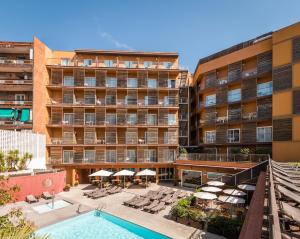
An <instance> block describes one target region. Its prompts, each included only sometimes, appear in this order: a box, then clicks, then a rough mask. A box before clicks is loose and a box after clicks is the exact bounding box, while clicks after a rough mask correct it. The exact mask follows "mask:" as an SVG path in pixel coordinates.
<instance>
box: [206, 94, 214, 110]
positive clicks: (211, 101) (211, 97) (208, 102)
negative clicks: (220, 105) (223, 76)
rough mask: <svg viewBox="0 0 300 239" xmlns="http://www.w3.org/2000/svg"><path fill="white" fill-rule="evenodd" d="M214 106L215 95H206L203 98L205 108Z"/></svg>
mask: <svg viewBox="0 0 300 239" xmlns="http://www.w3.org/2000/svg"><path fill="white" fill-rule="evenodd" d="M215 104H216V94H213V95H207V96H206V97H205V106H206V107H207V106H212V105H215Z"/></svg>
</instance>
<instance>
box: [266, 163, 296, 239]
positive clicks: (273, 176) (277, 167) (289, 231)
mask: <svg viewBox="0 0 300 239" xmlns="http://www.w3.org/2000/svg"><path fill="white" fill-rule="evenodd" d="M270 181H271V183H272V185H274V191H275V198H276V204H277V208H278V217H279V226H280V230H281V234H282V236H283V237H284V238H300V207H299V205H300V168H299V164H297V163H279V162H275V161H271V163H270Z"/></svg>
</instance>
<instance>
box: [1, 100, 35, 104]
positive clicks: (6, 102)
mask: <svg viewBox="0 0 300 239" xmlns="http://www.w3.org/2000/svg"><path fill="white" fill-rule="evenodd" d="M0 104H10V105H32V100H0Z"/></svg>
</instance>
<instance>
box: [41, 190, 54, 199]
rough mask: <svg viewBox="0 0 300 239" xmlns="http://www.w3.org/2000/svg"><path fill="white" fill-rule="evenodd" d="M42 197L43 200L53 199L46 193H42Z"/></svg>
mask: <svg viewBox="0 0 300 239" xmlns="http://www.w3.org/2000/svg"><path fill="white" fill-rule="evenodd" d="M42 197H43V198H44V199H51V198H52V197H53V195H51V194H50V193H49V192H48V191H47V192H43V193H42Z"/></svg>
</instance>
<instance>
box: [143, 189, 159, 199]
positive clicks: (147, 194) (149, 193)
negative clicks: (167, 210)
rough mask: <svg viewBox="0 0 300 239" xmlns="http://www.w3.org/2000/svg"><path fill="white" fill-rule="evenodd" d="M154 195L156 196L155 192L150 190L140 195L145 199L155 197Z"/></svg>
mask: <svg viewBox="0 0 300 239" xmlns="http://www.w3.org/2000/svg"><path fill="white" fill-rule="evenodd" d="M156 194H157V192H156V191H153V190H150V191H148V192H147V193H146V194H144V195H142V197H145V198H147V197H151V196H154V195H156Z"/></svg>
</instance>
